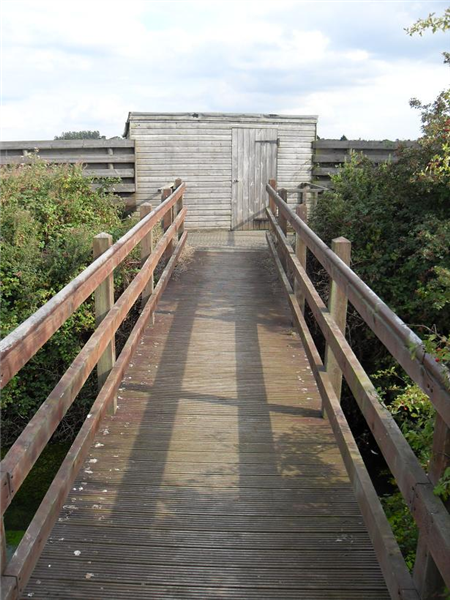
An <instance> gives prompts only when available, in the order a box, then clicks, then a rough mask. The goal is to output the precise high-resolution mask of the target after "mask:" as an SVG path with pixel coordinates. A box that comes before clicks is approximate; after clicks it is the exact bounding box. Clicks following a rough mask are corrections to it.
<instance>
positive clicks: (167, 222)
mask: <svg viewBox="0 0 450 600" xmlns="http://www.w3.org/2000/svg"><path fill="white" fill-rule="evenodd" d="M171 193H172V188H170V187H165V188H163V189H162V191H161V202H164V200H166V199H167V198H168V197H169V196H170V194H171ZM172 221H173V209H170V210H168V211H167V212H166V213H165V215H164V216H163V218H162V228H163V231H164V232H165V231H167V230H168V229H169V227H170V226H171V225H172ZM172 252H173V239H172V240H170V242H169V244H168V246H167V248H166V251H165V252H164V258H170V257H171V256H172Z"/></svg>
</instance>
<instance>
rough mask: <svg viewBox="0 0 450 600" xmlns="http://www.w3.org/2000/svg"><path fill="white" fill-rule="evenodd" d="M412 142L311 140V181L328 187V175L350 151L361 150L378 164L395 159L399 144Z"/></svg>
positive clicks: (340, 163) (407, 144)
mask: <svg viewBox="0 0 450 600" xmlns="http://www.w3.org/2000/svg"><path fill="white" fill-rule="evenodd" d="M413 143H414V142H411V141H405V142H398V141H397V142H391V141H388V140H386V141H382V142H379V141H364V140H347V141H339V140H316V141H315V142H313V152H314V154H313V165H314V166H313V173H312V174H313V182H314V183H316V184H318V185H322V186H324V187H328V186H329V185H330V175H333V174H335V173H336V172H337V170H338V167H339V165H342V164H343V163H344V162H345V161H346V160H348V158H349V156H350V154H351V152H353V151H354V152H362V153H363V154H364V155H365V156H367V158H369V159H370V160H371V161H372V162H374V163H376V164H379V163H382V162H385V161H387V160H393V161H395V160H396V151H397V150H398V148H399V147H400V145H406V146H411V145H412V144H413Z"/></svg>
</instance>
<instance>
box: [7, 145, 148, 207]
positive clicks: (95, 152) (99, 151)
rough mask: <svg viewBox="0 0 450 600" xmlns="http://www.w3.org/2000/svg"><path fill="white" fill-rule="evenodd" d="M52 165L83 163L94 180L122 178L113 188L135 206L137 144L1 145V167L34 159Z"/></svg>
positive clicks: (86, 171) (129, 203) (87, 173)
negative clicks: (135, 146) (41, 159)
mask: <svg viewBox="0 0 450 600" xmlns="http://www.w3.org/2000/svg"><path fill="white" fill-rule="evenodd" d="M36 154H38V155H39V156H40V157H41V158H43V159H45V160H48V161H49V162H52V163H79V162H81V163H83V164H84V165H85V174H86V175H87V176H88V175H89V176H94V177H120V178H121V183H120V184H117V185H115V186H114V190H115V192H116V193H117V194H118V195H120V196H122V197H123V198H124V200H125V201H126V202H127V204H128V205H129V206H134V204H135V192H136V183H135V154H134V141H133V140H125V139H122V138H113V139H110V140H54V141H47V140H46V141H20V142H0V164H2V165H5V164H20V163H27V162H30V161H31V160H33V155H36Z"/></svg>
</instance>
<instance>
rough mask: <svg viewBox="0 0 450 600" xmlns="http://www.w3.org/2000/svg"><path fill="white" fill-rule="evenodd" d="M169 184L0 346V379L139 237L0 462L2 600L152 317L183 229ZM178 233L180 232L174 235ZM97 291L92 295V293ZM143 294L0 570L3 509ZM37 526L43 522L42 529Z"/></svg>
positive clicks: (35, 546) (40, 537)
mask: <svg viewBox="0 0 450 600" xmlns="http://www.w3.org/2000/svg"><path fill="white" fill-rule="evenodd" d="M175 186H176V189H175V190H174V191H173V192H171V190H169V189H165V190H164V193H163V196H162V199H163V201H162V203H161V204H160V205H159V206H158V207H157V208H156V209H155V210H151V206H149V205H145V206H146V207H147V210H151V212H149V213H148V214H147V215H146V216H143V218H142V219H141V221H140V222H139V223H138V224H137V225H136V226H134V227H133V228H132V229H130V231H128V232H127V233H126V234H125V235H124V236H123V237H122V238H121V239H120V240H119V241H118V242H116V243H115V244H114V245H113V246H112V247H110V248H109V249H108V250H107V251H106V252H104V254H102V255H101V256H100V257H99V258H97V259H96V260H94V261H93V262H92V263H91V264H90V265H89V266H88V267H87V268H86V269H85V270H84V271H83V272H82V273H81V274H80V275H79V276H78V277H76V278H75V279H74V280H72V281H71V282H70V283H69V284H68V285H67V286H66V287H65V288H63V290H61V292H59V293H58V294H57V295H56V296H54V297H53V298H52V299H51V300H50V301H49V302H47V304H45V305H44V306H43V307H42V308H41V309H39V310H38V311H37V312H36V313H34V315H32V316H31V317H30V318H29V319H27V321H25V322H24V323H22V325H20V326H19V327H18V328H17V329H16V330H15V331H14V332H12V334H10V335H9V336H8V337H7V338H5V339H4V340H3V342H2V343H1V345H0V348H1V350H2V354H3V360H5V361H6V362H7V365H6V367H5V371H4V373H5V374H6V378H5V381H6V380H7V379H8V377H9V378H11V377H12V376H14V375H15V373H17V372H18V371H19V370H20V368H21V366H23V365H24V364H25V363H26V362H27V360H28V359H29V358H30V357H31V356H33V354H34V353H35V352H37V350H38V349H39V348H40V347H41V346H42V345H43V344H44V343H45V342H46V341H47V340H48V339H49V338H50V337H51V335H52V334H53V333H54V332H55V331H56V330H57V329H58V328H59V327H60V326H61V325H62V324H63V323H64V322H65V321H66V320H67V318H68V317H69V316H70V315H71V314H72V313H73V312H74V311H75V310H76V309H77V308H78V306H80V304H81V303H82V302H83V301H84V300H85V299H86V298H87V297H88V296H89V295H90V294H91V293H92V292H93V291H95V290H96V289H97V288H99V286H100V284H101V283H102V282H103V281H104V280H105V279H106V278H107V277H108V276H111V277H112V275H111V274H112V272H113V271H114V268H115V267H116V266H117V265H119V264H120V262H121V261H122V260H123V259H124V258H125V257H126V256H127V255H128V254H129V252H131V250H132V249H133V248H134V247H135V246H136V245H137V244H138V243H139V242H142V243H143V244H144V242H145V251H144V246H143V247H142V252H144V256H145V258H144V259H143V260H144V263H143V265H142V267H141V270H140V271H139V273H138V274H137V275H136V277H135V278H134V279H133V281H132V282H131V283H130V285H129V286H128V287H127V289H126V290H125V291H124V292H123V293H122V295H121V296H120V298H119V299H118V300H117V301H116V303H115V304H114V305H112V306H111V305H109V306H111V308H109V307H108V309H109V310H108V311H107V313H106V314H105V315H104V316H103V317H102V320H101V322H100V324H99V325H98V327H97V328H96V330H95V331H94V333H93V334H92V335H91V337H90V338H89V340H88V341H87V343H86V344H85V345H84V347H83V348H82V350H81V351H80V352H79V354H78V355H77V357H76V358H75V359H74V361H73V362H72V364H71V365H70V367H69V368H68V369H67V371H66V372H65V373H64V375H63V376H62V377H61V379H60V380H59V382H58V383H57V384H56V386H55V388H54V389H53V391H52V392H51V393H50V395H49V396H48V398H47V399H46V400H45V401H44V402H43V403H42V405H41V406H40V407H39V409H38V411H37V412H36V413H35V415H34V416H33V417H32V419H31V420H30V422H29V423H28V424H27V426H26V427H25V429H24V430H23V432H22V433H21V435H20V436H19V437H18V439H17V440H16V442H15V443H14V444H13V446H12V447H11V448H10V450H9V452H8V453H7V455H6V456H5V458H4V459H3V460H2V462H1V475H0V478H1V479H0V482H1V486H0V494H1V504H0V515H1V517H2V519H1V524H2V531H1V536H0V537H1V538H2V540H1V542H2V561H3V564H2V597H4V598H16V597H17V595H18V594H19V593H20V592H21V591H22V590H23V589H24V585H25V584H26V581H27V580H28V577H29V575H30V574H31V571H32V569H33V567H34V564H35V563H36V561H37V558H38V556H39V554H40V551H41V550H42V547H43V544H44V543H45V540H46V537H47V536H48V534H49V532H50V530H51V527H52V526H53V524H54V522H55V520H56V517H57V514H58V512H59V510H60V508H61V505H62V502H63V501H64V498H65V495H66V492H67V491H68V489H69V488H68V487H67V486H68V485H69V486H70V483H68V482H70V481H73V480H74V479H75V477H76V474H77V472H78V469H79V467H80V466H81V461H82V460H83V457H84V456H85V454H86V452H87V450H88V441H89V440H91V439H92V437H93V435H94V433H95V431H96V429H97V428H98V425H99V423H100V420H101V418H102V416H103V414H104V412H105V410H106V407H107V406H108V405H109V404H111V400H112V398H113V397H114V395H115V391H116V390H117V388H118V386H119V385H120V381H121V377H122V375H123V371H124V369H125V368H126V366H127V364H128V360H129V358H130V356H131V354H132V352H133V351H134V349H135V347H136V344H137V342H138V340H139V336H140V334H141V333H142V331H143V328H144V327H145V325H146V324H147V322H148V320H149V319H150V317H151V316H152V314H153V312H154V310H155V307H156V304H157V302H158V300H159V298H160V296H161V294H162V292H163V290H164V289H165V287H166V285H167V282H168V280H169V278H170V275H171V273H172V271H173V269H174V267H175V264H176V261H177V259H178V257H179V255H180V253H181V251H182V249H183V246H184V244H185V241H186V237H187V234H186V233H184V231H183V230H184V220H185V217H186V213H187V209H186V208H183V192H184V190H185V184H184V183H182V182H181V180H180V179H177V180H176V182H175ZM175 204H176V207H175ZM142 214H145V211H144V213H141V216H142ZM161 218H163V220H164V224H163V229H164V234H163V236H162V238H161V239H160V240H159V242H158V244H157V245H156V246H155V248H153V249H151V245H150V247H149V246H148V241H149V240H148V238H149V236H151V230H152V227H153V226H154V225H155V224H156V222H157V221H159V220H160V219H161ZM180 235H181V237H180V239H179V240H178V237H179V236H180ZM97 237H101V236H97ZM174 239H176V240H178V243H177V244H176V246H175V245H174ZM163 257H167V258H168V259H169V262H168V263H167V266H166V268H165V270H164V272H163V274H162V276H161V278H160V280H159V282H158V285H157V286H156V288H155V289H154V290H153V291H152V292H151V295H150V297H149V298H148V299H147V297H146V294H147V293H148V286H149V281H150V280H152V276H153V273H154V270H155V268H156V266H157V265H158V262H159V261H160V259H161V258H163ZM99 290H100V288H99ZM99 290H98V291H97V292H96V294H97V295H98V293H99ZM143 292H144V295H143V297H145V300H146V303H145V304H144V307H143V310H142V313H141V316H140V317H139V319H138V322H137V323H136V326H135V327H134V329H133V331H132V333H131V334H130V336H129V338H128V340H127V343H126V344H125V346H124V349H123V350H122V352H121V354H120V357H119V358H118V360H117V362H115V363H113V364H112V366H111V367H109V368H108V370H110V371H109V376H108V378H107V379H106V382H105V383H104V385H103V387H102V388H101V390H100V393H99V396H98V397H97V399H96V401H95V402H94V406H93V409H92V410H91V413H90V414H89V415H88V417H87V419H86V421H85V422H84V424H83V426H82V428H81V430H80V433H79V435H78V436H77V438H76V440H75V442H74V445H73V446H72V448H74V447H75V448H76V449H77V450H76V452H75V453H74V454H73V453H72V454H71V452H72V449H71V450H70V451H69V453H68V455H67V457H66V459H65V460H64V462H63V465H62V466H61V468H60V471H59V472H58V475H57V476H56V478H55V480H54V481H53V483H52V485H51V487H50V489H49V491H48V493H47V496H46V497H45V499H44V501H43V502H42V504H41V506H40V508H39V509H38V512H37V513H36V515H35V517H34V519H33V521H32V523H31V525H30V527H29V530H28V531H27V535H26V536H25V537H24V539H23V540H22V542H21V543H20V545H19V548H18V550H17V551H16V553H15V554H14V556H13V558H12V559H11V561H10V563H9V564H8V565H6V568H5V562H6V558H5V539H4V529H3V514H4V512H5V510H6V509H7V507H8V506H9V505H10V503H11V501H12V500H13V498H14V496H15V494H16V493H17V491H18V490H19V488H20V486H21V484H22V483H23V481H24V480H25V478H26V477H27V475H28V474H29V472H30V470H31V469H32V467H33V465H34V464H35V462H36V460H37V459H38V457H39V456H40V454H41V452H42V450H43V449H44V448H45V446H46V444H47V442H48V441H49V439H50V437H51V436H52V434H53V433H54V431H55V430H56V428H57V427H58V425H59V423H60V422H61V420H62V419H63V417H64V415H65V413H66V412H67V410H68V409H69V407H70V406H71V405H72V403H73V402H74V400H75V398H76V396H77V395H78V393H79V391H80V390H81V388H82V386H83V385H84V383H85V381H86V380H87V378H88V377H89V374H90V373H91V372H92V370H93V369H94V367H95V365H96V364H97V363H98V362H99V360H100V359H101V358H102V356H104V353H105V350H106V349H107V347H108V345H110V344H111V343H113V341H114V336H115V333H116V331H117V330H118V328H119V327H120V325H121V323H122V322H123V320H124V319H125V317H126V316H127V314H128V312H129V310H130V309H131V307H132V306H133V305H134V303H135V302H136V300H137V299H138V297H139V296H140V295H141V294H143ZM19 353H23V355H24V356H23V357H21V356H20V355H19ZM97 368H98V367H97ZM100 385H101V383H100ZM113 404H114V403H113ZM95 407H98V408H95ZM94 408H95V410H94ZM95 411H97V412H95ZM80 436H81V438H80ZM83 436H84V437H83ZM80 440H81V441H80ZM61 470H63V471H64V477H62V476H61ZM48 498H50V499H48ZM37 523H40V525H37ZM41 527H44V529H45V531H43V530H42V529H41ZM29 531H31V533H30V534H28V532H29ZM30 565H32V566H30Z"/></svg>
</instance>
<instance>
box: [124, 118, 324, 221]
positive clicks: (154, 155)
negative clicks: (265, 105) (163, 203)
mask: <svg viewBox="0 0 450 600" xmlns="http://www.w3.org/2000/svg"><path fill="white" fill-rule="evenodd" d="M232 131H233V133H232ZM127 132H128V135H129V137H130V138H132V139H133V140H135V143H136V170H137V172H138V176H137V192H136V201H137V203H138V204H140V203H141V202H145V201H152V202H156V201H157V190H158V189H159V188H161V187H163V186H164V185H165V184H166V183H167V182H168V181H171V180H173V178H174V176H181V177H183V180H185V181H186V183H187V192H186V195H185V202H186V206H187V207H188V208H189V212H188V216H187V226H188V227H189V228H191V229H194V228H195V229H197V228H206V229H209V228H224V229H234V228H236V223H239V228H241V229H245V230H248V229H259V228H261V227H265V226H266V220H265V218H264V211H263V210H262V209H263V208H264V206H265V205H266V204H267V194H266V192H265V184H266V183H267V180H268V178H269V177H278V180H279V182H280V185H282V186H285V187H287V188H293V187H296V186H297V185H298V184H299V183H302V182H307V181H310V179H311V172H312V143H313V141H314V140H315V136H316V124H315V120H314V119H311V118H300V117H299V118H285V117H284V116H281V117H280V118H278V116H277V115H274V116H273V117H272V119H271V118H270V115H265V116H264V115H260V116H258V115H248V116H246V115H209V114H199V115H197V116H196V117H193V116H192V115H190V114H169V115H166V114H161V115H149V114H147V113H132V115H130V120H129V123H128V126H127ZM252 132H255V134H254V133H252ZM233 136H234V137H233ZM264 139H267V140H273V139H275V140H276V139H279V148H278V147H277V146H276V145H274V144H267V146H268V147H265V146H266V144H260V143H258V142H259V141H262V140H264ZM254 146H257V148H254ZM259 146H264V147H259ZM236 152H239V156H241V159H240V167H239V168H238V164H237V162H238V159H237V158H236ZM277 154H278V157H277ZM277 161H278V165H277ZM266 163H269V164H270V165H273V167H272V168H268V167H267V164H266ZM277 169H278V172H277ZM238 172H239V175H237V173H238ZM250 173H252V174H253V173H254V175H252V177H251V178H249V176H248V175H249V174H250ZM242 177H245V183H242V182H241V183H240V181H241V180H242ZM260 180H262V182H263V185H261V184H259V181H260ZM217 192H219V193H220V194H221V195H222V200H223V204H224V205H226V204H227V203H228V209H229V210H228V212H227V213H224V212H221V213H215V212H214V208H215V199H216V194H217ZM293 201H296V199H295V198H294V199H293ZM194 206H195V207H196V210H191V209H192V208H193V207H194ZM238 207H239V208H238ZM249 207H252V210H254V211H255V214H256V215H257V219H256V220H249V219H247V218H244V217H245V213H248V212H249V210H250V208H249Z"/></svg>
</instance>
